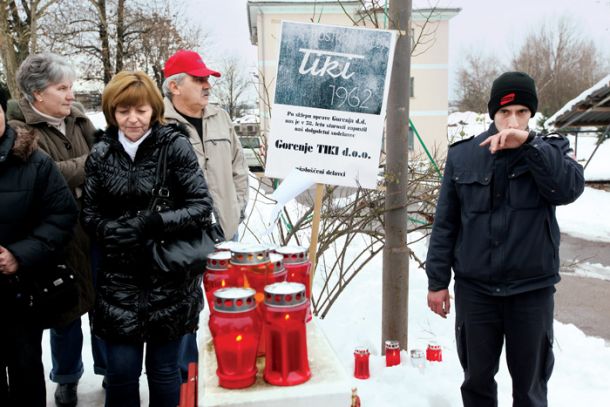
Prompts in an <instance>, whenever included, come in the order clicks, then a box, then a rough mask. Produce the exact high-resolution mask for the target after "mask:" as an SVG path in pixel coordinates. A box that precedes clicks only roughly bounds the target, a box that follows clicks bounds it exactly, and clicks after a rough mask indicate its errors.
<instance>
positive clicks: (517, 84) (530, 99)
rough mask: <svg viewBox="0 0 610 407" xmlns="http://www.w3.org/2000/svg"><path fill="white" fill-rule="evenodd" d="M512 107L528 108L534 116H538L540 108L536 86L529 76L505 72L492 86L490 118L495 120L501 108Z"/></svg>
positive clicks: (522, 73)
mask: <svg viewBox="0 0 610 407" xmlns="http://www.w3.org/2000/svg"><path fill="white" fill-rule="evenodd" d="M510 105H523V106H526V107H527V108H528V109H529V110H530V112H532V116H534V115H535V114H536V109H537V108H538V96H536V84H535V83H534V80H533V79H532V78H531V77H530V76H529V75H528V74H526V73H524V72H505V73H503V74H502V75H500V76H498V78H497V79H496V80H495V81H494V83H493V85H492V86H491V96H490V97H489V103H487V108H488V109H489V117H491V119H492V120H493V118H494V116H495V115H496V112H497V111H498V110H500V108H501V107H504V106H510Z"/></svg>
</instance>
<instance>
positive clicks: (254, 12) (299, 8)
mask: <svg viewBox="0 0 610 407" xmlns="http://www.w3.org/2000/svg"><path fill="white" fill-rule="evenodd" d="M246 7H247V10H248V28H249V29H250V42H251V43H252V45H258V34H257V29H258V27H257V16H258V14H267V13H281V14H294V13H310V12H311V10H312V9H315V10H317V13H318V14H321V13H324V12H326V13H346V12H347V13H350V12H358V11H361V10H362V9H363V8H362V7H363V6H362V1H361V0H343V1H341V2H338V1H336V0H248V4H247V6H246ZM461 10H462V9H461V8H441V7H435V8H417V7H413V8H412V11H411V19H412V20H413V21H417V20H427V19H428V18H430V19H431V20H433V21H441V20H449V19H451V18H453V17H455V16H456V15H458V14H459V13H460V11H461ZM377 12H383V9H382V8H377Z"/></svg>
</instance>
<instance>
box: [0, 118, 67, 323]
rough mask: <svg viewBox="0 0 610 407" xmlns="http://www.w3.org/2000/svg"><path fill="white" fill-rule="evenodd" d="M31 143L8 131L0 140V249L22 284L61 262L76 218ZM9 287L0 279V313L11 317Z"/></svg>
mask: <svg viewBox="0 0 610 407" xmlns="http://www.w3.org/2000/svg"><path fill="white" fill-rule="evenodd" d="M35 140H36V138H35V135H34V134H33V133H32V132H28V131H25V130H18V131H17V132H15V131H13V129H11V128H10V127H6V130H5V132H4V135H2V136H0V202H1V204H0V246H3V247H5V248H6V249H8V250H9V251H10V252H11V253H12V254H13V256H14V257H15V259H16V260H17V262H18V263H19V268H18V270H17V274H18V275H27V276H28V278H35V276H36V275H37V274H40V273H44V272H45V271H46V270H47V269H48V267H49V266H50V265H52V264H53V263H54V262H58V261H62V259H63V250H64V247H65V245H66V243H67V242H68V239H69V238H70V236H71V234H72V230H73V228H74V225H75V224H76V220H77V217H78V208H77V207H76V202H75V201H74V198H73V197H72V193H71V192H70V190H69V189H68V185H67V184H66V181H65V180H64V178H63V177H62V175H61V173H60V172H59V170H58V169H57V166H56V165H55V163H54V162H53V160H52V159H51V158H50V157H49V156H48V155H46V154H44V153H43V152H41V151H40V150H38V149H37V148H36V141H35ZM9 285H10V277H7V276H5V275H2V274H0V303H1V304H3V305H2V306H1V307H0V308H1V310H2V311H5V310H8V311H9V312H11V313H14V312H17V309H15V307H10V305H11V290H10V288H9ZM13 298H14V296H13ZM7 305H9V306H7ZM7 329H10V328H7Z"/></svg>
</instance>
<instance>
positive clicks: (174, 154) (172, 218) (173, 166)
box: [160, 136, 212, 232]
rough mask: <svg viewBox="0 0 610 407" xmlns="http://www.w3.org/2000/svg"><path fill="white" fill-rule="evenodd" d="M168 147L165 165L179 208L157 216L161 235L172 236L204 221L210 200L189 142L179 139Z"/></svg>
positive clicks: (175, 139)
mask: <svg viewBox="0 0 610 407" xmlns="http://www.w3.org/2000/svg"><path fill="white" fill-rule="evenodd" d="M170 143H171V144H170V146H169V150H168V154H167V164H168V171H169V175H170V180H171V190H172V193H173V194H175V196H176V198H177V199H176V201H177V202H178V205H177V207H176V208H173V209H171V210H168V211H164V212H161V213H160V215H161V218H162V219H163V231H164V232H173V231H176V230H180V229H182V228H183V227H185V226H187V225H192V224H193V222H194V221H195V222H199V221H203V220H205V219H206V218H208V217H209V216H210V213H211V211H212V198H211V197H210V195H209V193H208V187H207V184H206V181H205V178H204V176H203V172H202V170H201V168H200V167H199V164H198V162H197V156H196V155H195V151H194V150H193V147H192V146H191V144H190V142H189V140H188V139H187V138H186V137H181V136H179V137H175V138H174V139H173V140H171V141H170Z"/></svg>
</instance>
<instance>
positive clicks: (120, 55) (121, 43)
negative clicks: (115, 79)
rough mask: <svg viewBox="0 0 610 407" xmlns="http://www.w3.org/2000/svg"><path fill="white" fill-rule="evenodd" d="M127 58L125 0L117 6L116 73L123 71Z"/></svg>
mask: <svg viewBox="0 0 610 407" xmlns="http://www.w3.org/2000/svg"><path fill="white" fill-rule="evenodd" d="M124 58H125V0H119V2H118V5H117V22H116V62H115V64H114V66H115V68H116V72H120V71H122V70H123V60H124Z"/></svg>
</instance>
